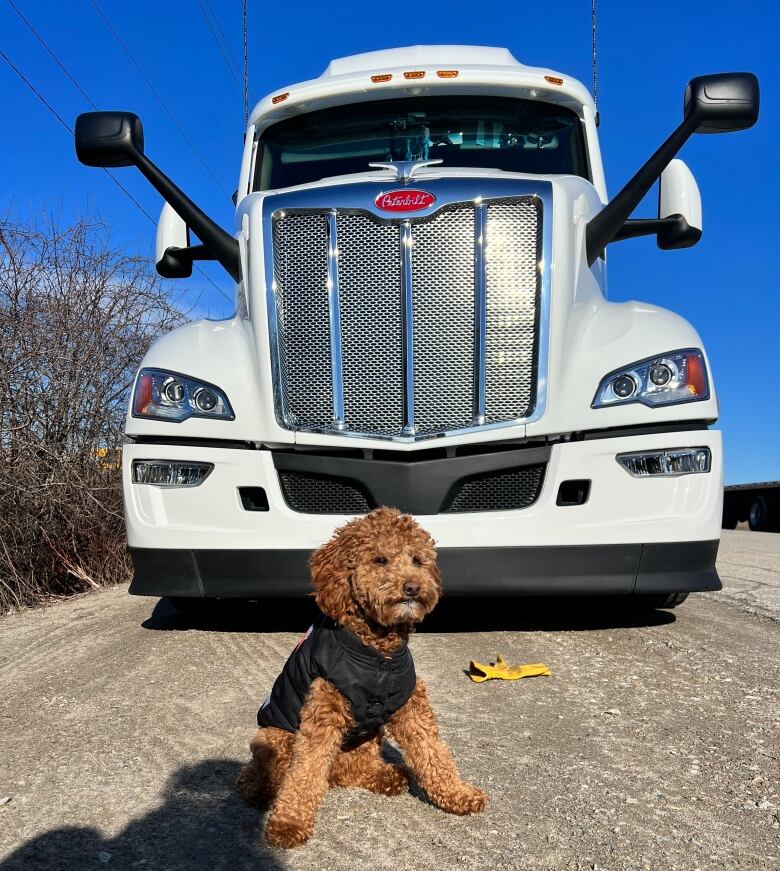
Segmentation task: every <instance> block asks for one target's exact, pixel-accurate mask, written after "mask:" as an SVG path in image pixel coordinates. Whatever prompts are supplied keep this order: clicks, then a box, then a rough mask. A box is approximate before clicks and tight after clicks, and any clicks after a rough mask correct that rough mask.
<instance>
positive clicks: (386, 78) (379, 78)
mask: <svg viewBox="0 0 780 871" xmlns="http://www.w3.org/2000/svg"><path fill="white" fill-rule="evenodd" d="M392 78H393V74H392V73H382V75H381V76H371V81H372V82H373V83H374V84H375V85H378V84H379V83H380V82H389V81H390V80H391V79H392Z"/></svg>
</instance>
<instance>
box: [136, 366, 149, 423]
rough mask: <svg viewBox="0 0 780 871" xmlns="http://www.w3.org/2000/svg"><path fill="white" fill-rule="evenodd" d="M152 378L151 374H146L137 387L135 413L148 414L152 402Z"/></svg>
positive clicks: (139, 380)
mask: <svg viewBox="0 0 780 871" xmlns="http://www.w3.org/2000/svg"><path fill="white" fill-rule="evenodd" d="M153 381H154V379H153V378H152V374H151V372H145V373H144V374H143V375H142V376H141V377H140V378H139V379H138V383H137V384H136V385H135V396H134V398H133V413H134V414H146V409H147V407H148V406H149V403H150V402H151V401H152V383H153Z"/></svg>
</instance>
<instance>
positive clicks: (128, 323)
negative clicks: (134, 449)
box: [0, 219, 183, 613]
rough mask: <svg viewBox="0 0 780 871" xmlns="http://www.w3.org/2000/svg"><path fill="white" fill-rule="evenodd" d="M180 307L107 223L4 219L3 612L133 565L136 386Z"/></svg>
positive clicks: (0, 400)
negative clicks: (129, 510)
mask: <svg viewBox="0 0 780 871" xmlns="http://www.w3.org/2000/svg"><path fill="white" fill-rule="evenodd" d="M182 320H183V314H182V312H181V311H180V310H179V309H178V308H177V306H176V305H175V303H174V302H172V301H171V300H170V299H169V297H168V294H167V292H166V290H165V288H164V286H163V285H162V284H161V282H160V280H159V279H158V277H157V276H156V274H155V273H154V271H153V268H152V267H151V265H150V264H149V262H148V261H147V260H144V259H142V258H138V257H132V256H129V255H128V254H127V253H125V252H124V251H123V250H122V249H121V248H118V247H116V246H115V245H113V243H112V241H111V237H110V233H109V230H108V228H107V227H106V226H105V224H103V223H101V222H96V221H91V220H86V219H84V220H80V221H78V222H77V223H76V224H74V225H73V226H71V227H67V228H64V229H62V228H59V227H57V226H56V225H54V224H51V223H49V224H33V223H24V224H22V223H13V222H11V221H9V220H2V219H0V613H2V612H3V611H6V610H8V609H10V608H13V607H20V606H22V605H26V604H30V603H33V602H36V601H40V600H42V599H45V598H47V597H51V596H62V595H68V594H71V593H74V592H77V591H81V590H84V589H87V588H89V587H97V586H100V585H102V584H108V583H112V582H115V581H122V580H126V579H127V578H128V576H129V560H128V557H127V553H126V548H125V535H124V527H123V517H122V501H121V481H120V472H119V457H120V446H121V443H122V431H123V428H124V426H123V424H124V415H125V408H126V403H127V395H128V389H129V387H130V385H131V383H132V380H133V377H134V373H135V370H136V369H137V367H138V365H139V363H140V360H141V357H142V356H143V354H144V352H145V351H146V349H147V348H148V346H149V344H150V343H151V342H152V341H153V340H154V339H155V338H156V337H157V336H159V335H160V334H162V333H164V332H167V331H169V330H170V329H172V328H173V327H174V326H176V325H177V324H178V323H180V322H181V321H182Z"/></svg>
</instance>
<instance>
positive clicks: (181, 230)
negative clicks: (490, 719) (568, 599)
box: [76, 46, 758, 607]
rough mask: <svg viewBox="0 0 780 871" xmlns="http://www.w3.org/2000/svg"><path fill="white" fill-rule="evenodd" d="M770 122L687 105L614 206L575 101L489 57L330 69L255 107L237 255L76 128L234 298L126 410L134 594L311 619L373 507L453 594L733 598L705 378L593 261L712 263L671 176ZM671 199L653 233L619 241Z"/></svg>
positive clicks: (159, 349) (82, 122)
mask: <svg viewBox="0 0 780 871" xmlns="http://www.w3.org/2000/svg"><path fill="white" fill-rule="evenodd" d="M757 117H758V83H757V80H756V78H755V76H753V75H752V74H750V73H726V74H717V75H709V76H702V77H699V78H696V79H693V80H692V81H691V82H690V83H689V85H688V87H687V90H686V92H685V102H684V115H683V120H682V122H681V123H680V124H679V126H677V128H676V129H675V130H674V132H673V133H672V134H671V135H670V136H669V138H668V139H667V140H666V141H665V142H664V143H663V144H662V145H661V146H660V148H658V150H657V151H656V152H655V153H654V154H653V156H652V157H651V158H650V159H649V160H648V161H647V163H646V164H645V165H644V166H642V167H641V168H640V169H639V171H638V172H637V173H636V175H635V176H634V177H633V178H632V179H631V180H630V181H629V182H628V183H627V184H626V185H625V187H624V188H623V189H622V190H621V191H620V192H619V193H618V194H617V195H616V196H614V197H612V198H611V199H610V198H609V197H608V195H607V188H606V183H605V179H604V171H603V167H602V160H601V153H600V150H599V140H598V134H597V126H598V120H597V115H596V110H595V106H594V103H593V100H592V98H591V96H590V95H589V93H588V91H587V90H586V88H585V87H584V86H583V85H582V84H581V83H580V82H578V81H575V80H574V79H572V78H570V77H569V76H566V75H564V74H562V73H558V72H554V71H552V70H549V69H539V68H535V67H528V66H524V65H523V64H521V63H518V62H517V61H516V60H515V59H514V57H512V55H511V54H510V53H509V52H508V51H506V50H503V49H496V48H476V47H465V46H418V47H413V48H402V49H392V50H387V51H378V52H372V53H368V54H362V55H357V56H354V57H347V58H342V59H340V60H334V61H333V62H332V63H331V64H330V65H329V66H328V68H327V69H326V70H325V72H324V73H323V75H321V76H320V77H319V78H317V79H314V80H313V81H307V82H303V83H300V84H297V85H291V86H289V87H285V88H281V89H279V90H278V91H276V92H274V93H273V94H271V95H269V96H268V97H266V98H265V99H263V100H262V101H261V102H260V103H259V104H258V105H257V107H256V108H255V110H254V112H253V113H252V115H251V118H250V120H249V126H248V129H247V132H246V137H245V144H244V152H243V159H242V161H241V169H240V173H239V181H238V190H237V194H236V197H235V199H236V213H235V224H234V227H233V230H232V231H231V232H226V231H225V230H223V229H221V228H220V227H218V226H217V225H216V224H215V223H214V222H213V221H212V220H211V219H210V218H209V217H208V216H206V215H205V214H204V213H203V212H202V211H201V210H200V209H199V208H198V207H197V206H196V205H195V204H194V203H193V202H192V201H191V200H190V199H189V198H188V197H187V196H186V195H185V194H184V193H183V192H182V191H181V190H180V189H179V188H178V187H176V185H175V184H174V183H173V182H172V181H171V180H170V179H169V178H168V177H167V176H166V175H165V174H164V173H163V172H162V171H161V170H160V169H158V167H157V166H156V165H155V164H154V163H153V162H152V161H151V160H150V159H149V158H148V157H146V155H145V153H144V144H143V131H142V127H141V123H140V120H139V119H138V117H137V116H135V115H133V114H132V113H129V112H97V113H88V114H85V115H81V116H80V117H79V118H78V120H77V125H76V149H77V154H78V157H79V159H80V160H81V161H82V162H83V163H86V164H88V165H91V166H109V167H116V166H127V165H134V166H136V167H137V168H138V169H140V171H141V172H142V173H143V174H144V175H145V176H146V177H147V178H148V179H149V181H150V182H151V183H152V184H153V185H154V186H155V188H156V189H157V190H158V191H159V192H160V193H161V194H162V196H163V198H164V199H165V201H166V205H165V206H164V208H163V210H162V215H161V218H160V224H159V228H158V234H157V252H158V270H159V271H160V272H161V273H162V274H163V275H165V276H168V277H186V276H189V275H190V274H191V270H192V263H193V261H194V260H198V259H212V260H216V261H218V262H219V263H220V264H222V266H223V267H224V268H225V270H226V271H227V272H228V273H229V275H230V276H231V277H232V278H233V279H234V281H235V286H236V290H235V292H236V309H235V313H234V314H233V315H232V316H231V317H229V318H227V319H225V320H217V321H214V320H200V321H198V322H196V323H190V324H187V325H185V326H183V327H180V328H179V329H176V330H174V331H173V332H172V333H170V334H168V335H166V336H165V337H163V338H162V339H160V340H159V341H157V342H156V343H155V344H154V345H153V346H152V347H151V348H150V349H149V351H148V353H147V354H146V357H145V358H144V360H143V363H142V366H141V368H140V371H139V372H138V375H137V378H136V381H135V384H134V386H133V389H132V398H131V402H130V408H129V410H128V415H127V428H126V432H127V437H128V444H127V445H126V446H125V448H124V461H123V472H122V474H123V481H124V496H125V510H126V518H127V536H128V543H129V546H130V549H131V553H132V557H133V562H134V567H135V576H134V580H133V582H132V585H131V588H130V591H131V593H135V594H140V595H154V596H171V597H174V598H177V599H180V600H187V599H188V598H189V599H191V598H212V597H214V598H217V597H225V598H227V597H234V598H237V597H238V598H242V597H243V598H257V597H264V596H277V595H297V594H301V593H303V592H304V591H306V590H307V588H308V572H307V562H308V558H309V556H310V554H311V552H312V550H313V549H315V548H316V547H318V546H319V545H320V544H322V543H323V542H324V541H325V540H326V539H327V538H328V537H329V536H330V535H331V533H332V532H333V530H334V529H335V528H336V527H337V526H339V525H341V524H342V523H344V522H345V520H347V519H348V518H349V517H350V516H353V515H357V514H361V513H364V512H367V511H369V510H370V509H372V508H373V507H375V506H379V505H391V506H395V507H397V508H399V509H400V510H402V511H405V512H409V513H412V514H414V515H415V516H417V518H418V519H419V521H420V523H421V524H422V525H423V526H424V527H426V528H427V529H428V530H429V531H430V532H431V534H432V535H433V536H434V538H435V539H436V541H437V543H438V547H439V554H440V562H441V567H442V571H443V578H444V586H445V591H446V592H447V593H449V594H473V595H496V594H633V595H635V596H643V597H645V598H644V599H643V600H642V601H644V602H647V603H652V604H654V605H656V606H662V607H671V606H672V605H674V604H677V603H678V602H679V601H681V600H682V599H683V598H684V597H685V595H686V594H687V593H688V592H690V591H695V590H715V589H719V588H720V581H719V579H718V575H717V573H716V570H715V557H716V554H717V550H718V541H719V537H720V527H721V511H722V500H723V479H722V454H721V436H720V433H719V432H718V431H717V430H714V429H712V425H713V424H714V423H715V421H716V419H717V417H718V405H717V400H716V397H715V391H714V387H713V383H712V374H711V370H710V366H709V362H708V360H707V355H706V353H705V351H704V348H703V346H702V342H701V340H700V338H699V336H698V335H697V333H696V330H695V329H694V328H693V327H692V326H691V325H690V324H689V323H687V322H686V321H685V320H683V319H682V318H681V317H679V316H678V315H676V314H674V313H672V312H670V311H665V310H663V309H661V308H658V307H656V306H654V305H651V304H649V303H643V302H622V303H616V302H610V301H609V300H608V298H607V295H606V262H605V249H606V247H607V246H608V245H609V244H611V243H614V242H616V241H619V240H621V239H627V238H629V237H632V236H639V235H649V234H652V235H655V236H656V237H657V241H658V245H659V247H660V248H664V249H667V248H679V247H686V246H689V245H693V244H694V243H695V242H696V241H698V239H699V237H700V235H701V201H700V197H699V193H698V189H697V187H696V183H695V181H694V179H693V176H692V175H691V173H690V171H689V170H688V169H687V167H686V166H685V164H683V163H682V162H681V161H679V160H676V159H674V157H675V154H676V153H677V152H678V150H679V149H680V148H681V146H682V145H683V143H684V142H685V141H686V140H687V139H688V137H689V136H690V135H691V134H694V133H717V132H726V131H731V130H741V129H744V128H747V127H750V126H751V125H753V124H754V123H755V121H756V119H757ZM659 178H660V197H659V210H658V216H657V217H655V218H649V219H642V218H639V219H634V218H631V217H630V216H631V214H632V212H633V211H634V209H635V208H636V206H637V205H638V204H639V202H640V201H641V199H642V198H643V197H644V195H645V194H646V193H647V192H648V190H649V189H650V188H651V186H652V185H653V183H654V182H655V181H656V180H658V179H659ZM190 229H191V230H192V231H193V232H194V233H195V234H196V235H197V237H198V238H199V240H200V244H197V245H190V240H189V230H190Z"/></svg>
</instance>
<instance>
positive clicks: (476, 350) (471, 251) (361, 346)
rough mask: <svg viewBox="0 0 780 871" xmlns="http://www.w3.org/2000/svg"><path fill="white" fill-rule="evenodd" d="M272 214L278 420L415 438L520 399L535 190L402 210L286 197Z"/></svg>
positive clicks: (531, 309)
mask: <svg viewBox="0 0 780 871" xmlns="http://www.w3.org/2000/svg"><path fill="white" fill-rule="evenodd" d="M271 223H272V226H273V248H274V251H273V270H274V276H273V277H274V282H273V294H272V295H271V301H272V310H271V317H272V323H271V326H272V341H273V340H274V339H275V348H276V355H277V356H276V368H275V373H276V389H277V402H278V405H277V408H278V411H279V417H280V422H281V423H282V425H284V426H287V427H289V428H293V429H306V430H314V431H325V432H328V431H344V432H347V433H351V434H360V435H369V436H377V437H380V438H382V437H383V438H412V439H416V438H425V437H429V436H432V435H435V434H438V433H443V432H452V431H457V430H461V429H466V428H471V427H479V426H483V425H494V424H497V423H505V422H507V423H508V422H514V421H516V420H522V419H524V418H526V417H528V416H529V415H530V414H531V413H532V412H533V410H534V406H535V402H536V387H537V380H538V377H537V363H538V356H539V335H540V328H539V312H540V292H541V271H540V257H541V247H542V200H541V198H540V197H538V196H536V195H524V196H514V197H502V198H500V199H499V198H494V199H485V200H484V201H481V202H480V200H479V199H477V200H476V201H475V200H473V199H471V200H469V201H468V202H454V203H450V204H446V205H444V206H443V207H442V208H440V209H438V210H437V211H436V212H434V213H433V214H432V215H429V216H426V217H422V218H414V217H409V218H406V217H405V218H403V219H397V218H394V219H388V218H379V217H376V216H375V215H374V214H372V213H371V212H370V211H368V210H365V209H356V208H347V207H343V206H342V207H339V208H334V209H306V208H293V209H287V210H285V211H276V212H274V213H273V214H272V219H271ZM274 330H275V333H274Z"/></svg>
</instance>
